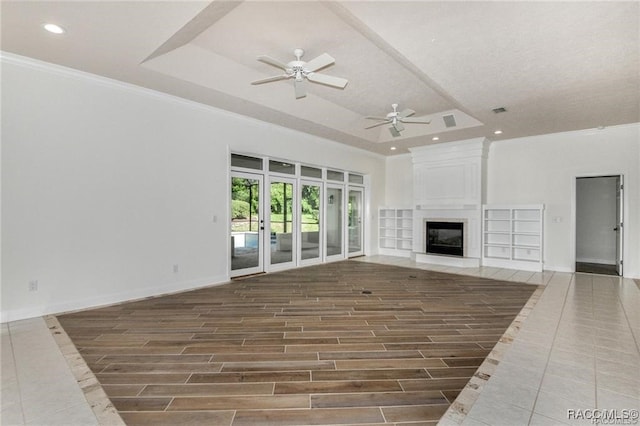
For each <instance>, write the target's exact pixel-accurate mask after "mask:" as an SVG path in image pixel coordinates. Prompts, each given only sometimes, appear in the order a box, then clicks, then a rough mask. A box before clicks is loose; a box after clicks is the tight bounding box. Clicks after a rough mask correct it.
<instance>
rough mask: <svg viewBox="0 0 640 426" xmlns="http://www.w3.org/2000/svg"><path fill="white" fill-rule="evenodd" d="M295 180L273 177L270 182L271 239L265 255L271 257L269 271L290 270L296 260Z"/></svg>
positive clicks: (268, 241) (267, 244) (267, 243)
mask: <svg viewBox="0 0 640 426" xmlns="http://www.w3.org/2000/svg"><path fill="white" fill-rule="evenodd" d="M295 183H296V182H295V179H288V178H283V177H271V179H270V182H269V210H270V212H269V224H268V225H269V231H270V232H269V238H268V240H267V242H266V246H265V253H268V256H269V267H268V270H270V271H273V270H276V269H283V268H290V267H292V266H295V264H294V262H295V260H296V256H295V253H296V248H297V245H298V244H297V238H296V223H297V220H296V217H295V215H296V208H295V206H296V204H297V196H296V192H295V186H296V185H295Z"/></svg>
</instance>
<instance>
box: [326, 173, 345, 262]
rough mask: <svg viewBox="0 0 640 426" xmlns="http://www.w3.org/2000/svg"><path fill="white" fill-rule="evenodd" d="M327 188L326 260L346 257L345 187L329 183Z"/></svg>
mask: <svg viewBox="0 0 640 426" xmlns="http://www.w3.org/2000/svg"><path fill="white" fill-rule="evenodd" d="M326 188H327V190H326V198H325V202H326V204H325V205H326V208H325V218H326V221H325V224H326V225H325V236H326V238H325V254H326V260H339V259H344V220H343V217H344V208H343V206H344V197H343V194H344V187H343V186H338V185H331V184H327V186H326Z"/></svg>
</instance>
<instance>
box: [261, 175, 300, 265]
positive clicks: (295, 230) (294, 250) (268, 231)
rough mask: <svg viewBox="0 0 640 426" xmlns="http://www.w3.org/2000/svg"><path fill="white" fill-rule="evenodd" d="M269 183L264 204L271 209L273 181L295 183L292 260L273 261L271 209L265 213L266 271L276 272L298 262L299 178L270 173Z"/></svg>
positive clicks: (264, 247) (293, 192)
mask: <svg viewBox="0 0 640 426" xmlns="http://www.w3.org/2000/svg"><path fill="white" fill-rule="evenodd" d="M267 177H268V179H267V181H268V185H265V189H264V193H265V197H264V205H265V206H266V207H268V208H269V210H270V209H271V184H272V183H273V182H279V183H287V184H291V185H293V188H292V191H291V195H292V197H293V198H292V199H291V205H292V206H293V208H292V209H291V214H292V215H293V217H292V218H291V219H292V220H291V261H289V262H282V263H275V264H272V263H271V214H270V211H269V212H268V213H267V214H265V218H264V226H265V237H266V236H267V235H268V236H269V237H268V238H264V246H263V254H264V264H265V270H266V272H274V271H281V270H283V269H291V268H294V267H295V266H296V262H297V255H296V253H297V247H298V238H297V235H296V234H298V200H299V198H298V185H297V179H295V178H290V177H283V176H275V175H268V176H267ZM267 188H268V189H267Z"/></svg>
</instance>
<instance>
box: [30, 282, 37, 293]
mask: <svg viewBox="0 0 640 426" xmlns="http://www.w3.org/2000/svg"><path fill="white" fill-rule="evenodd" d="M29 291H38V280H31V281H29Z"/></svg>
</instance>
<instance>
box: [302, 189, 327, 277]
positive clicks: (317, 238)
mask: <svg viewBox="0 0 640 426" xmlns="http://www.w3.org/2000/svg"><path fill="white" fill-rule="evenodd" d="M321 212H322V183H319V182H311V181H302V182H301V183H300V232H299V238H300V242H299V244H298V247H299V253H300V261H299V264H300V265H309V264H313V263H319V262H321V261H322V241H323V238H322V237H323V235H322V215H321Z"/></svg>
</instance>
